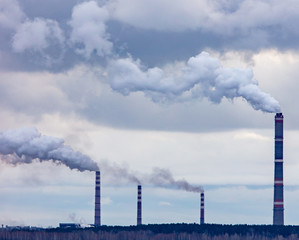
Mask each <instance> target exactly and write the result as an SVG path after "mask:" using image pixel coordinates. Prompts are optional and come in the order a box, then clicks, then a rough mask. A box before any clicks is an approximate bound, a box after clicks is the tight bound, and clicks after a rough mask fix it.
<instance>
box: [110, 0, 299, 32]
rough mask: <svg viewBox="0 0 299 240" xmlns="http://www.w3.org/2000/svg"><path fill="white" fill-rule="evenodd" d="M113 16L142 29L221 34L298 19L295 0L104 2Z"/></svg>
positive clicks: (287, 26) (287, 24) (287, 27)
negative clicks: (197, 30)
mask: <svg viewBox="0 0 299 240" xmlns="http://www.w3.org/2000/svg"><path fill="white" fill-rule="evenodd" d="M108 6H109V8H110V11H111V12H112V15H113V17H114V18H115V19H117V20H119V21H121V22H124V23H126V24H130V25H132V26H135V27H139V28H144V29H155V30H161V31H184V30H188V29H189V30H190V29H191V30H195V29H202V30H204V31H210V32H216V33H220V34H223V35H232V34H234V33H235V31H239V32H242V33H244V34H247V33H248V32H250V30H251V29H255V28H260V29H263V28H265V27H271V26H272V27H273V26H274V27H280V28H283V30H282V31H283V32H288V31H292V29H294V27H295V23H296V22H298V14H297V9H298V7H299V3H298V1H294V0H288V1H284V2H281V1H278V0H271V1H267V2H265V1H262V2H261V1H258V0H242V1H235V2H234V1H208V0H203V1H196V0H187V1H184V3H182V2H181V1H179V0H174V1H171V0H152V1H148V0H114V1H110V2H109V4H108Z"/></svg>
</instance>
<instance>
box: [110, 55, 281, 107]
mask: <svg viewBox="0 0 299 240" xmlns="http://www.w3.org/2000/svg"><path fill="white" fill-rule="evenodd" d="M107 79H108V81H109V84H110V85H111V88H112V89H113V90H115V91H117V92H119V93H121V94H123V95H129V94H130V93H132V92H144V94H145V95H146V96H147V97H149V98H151V99H152V100H153V101H154V102H169V101H170V102H171V101H187V100H193V99H201V98H203V97H206V98H207V99H209V100H210V101H211V102H213V103H220V102H221V100H222V99H223V98H227V99H229V100H234V98H238V97H241V98H243V99H245V100H246V101H247V102H248V103H249V104H250V105H251V106H252V107H253V108H254V109H255V110H261V111H263V112H279V111H280V106H279V103H278V101H277V100H275V99H274V98H273V97H271V95H269V94H268V93H265V92H263V91H262V90H261V89H260V88H259V87H258V82H257V81H256V80H255V79H254V76H253V72H252V70H251V69H239V68H225V67H223V66H222V65H221V63H220V61H219V60H218V59H217V58H214V57H211V56H210V55H209V54H208V53H207V52H202V53H200V54H198V55H197V56H195V57H191V58H189V60H188V61H187V62H186V63H183V64H181V65H173V66H171V67H169V66H168V68H165V69H162V68H158V67H154V68H146V67H145V66H142V64H141V63H140V61H138V60H137V61H134V60H133V59H132V58H123V59H116V60H112V61H111V62H110V64H109V66H108V68H107Z"/></svg>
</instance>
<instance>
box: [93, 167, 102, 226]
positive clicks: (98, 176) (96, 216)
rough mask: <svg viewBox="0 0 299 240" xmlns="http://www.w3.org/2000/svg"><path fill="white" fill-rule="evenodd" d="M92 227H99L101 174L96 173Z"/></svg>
mask: <svg viewBox="0 0 299 240" xmlns="http://www.w3.org/2000/svg"><path fill="white" fill-rule="evenodd" d="M94 225H95V227H98V226H101V173H100V171H96V186H95V208H94Z"/></svg>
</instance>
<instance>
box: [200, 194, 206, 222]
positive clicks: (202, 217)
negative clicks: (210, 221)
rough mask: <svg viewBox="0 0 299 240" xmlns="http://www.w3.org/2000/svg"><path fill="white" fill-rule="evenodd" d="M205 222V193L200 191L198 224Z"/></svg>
mask: <svg viewBox="0 0 299 240" xmlns="http://www.w3.org/2000/svg"><path fill="white" fill-rule="evenodd" d="M204 223H205V194H204V192H202V193H200V224H204Z"/></svg>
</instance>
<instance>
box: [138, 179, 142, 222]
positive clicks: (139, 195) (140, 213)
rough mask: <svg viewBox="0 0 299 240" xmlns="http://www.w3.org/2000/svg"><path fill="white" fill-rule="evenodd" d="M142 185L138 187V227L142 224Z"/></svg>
mask: <svg viewBox="0 0 299 240" xmlns="http://www.w3.org/2000/svg"><path fill="white" fill-rule="evenodd" d="M141 194H142V193H141V185H138V186H137V226H138V225H141V224H142V199H141Z"/></svg>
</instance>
